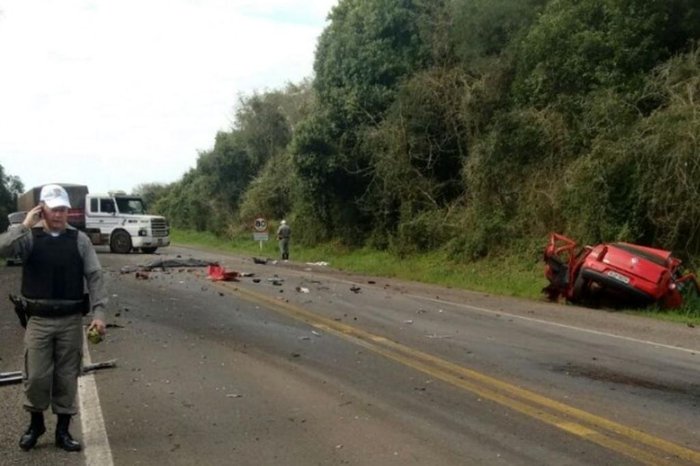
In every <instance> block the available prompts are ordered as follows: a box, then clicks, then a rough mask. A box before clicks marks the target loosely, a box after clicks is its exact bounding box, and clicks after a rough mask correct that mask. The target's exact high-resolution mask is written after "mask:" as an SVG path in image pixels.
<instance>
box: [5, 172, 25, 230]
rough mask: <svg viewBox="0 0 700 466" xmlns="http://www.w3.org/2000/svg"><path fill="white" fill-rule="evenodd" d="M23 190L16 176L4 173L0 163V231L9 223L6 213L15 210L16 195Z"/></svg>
mask: <svg viewBox="0 0 700 466" xmlns="http://www.w3.org/2000/svg"><path fill="white" fill-rule="evenodd" d="M23 191H24V185H23V184H22V182H21V181H20V179H19V178H18V177H16V176H13V175H9V174H6V173H5V169H4V168H3V166H2V165H0V231H5V230H6V229H7V227H8V225H9V220H8V218H7V215H8V214H10V213H12V212H15V211H16V210H17V197H18V196H19V195H20V194H22V192H23Z"/></svg>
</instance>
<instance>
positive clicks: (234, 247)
mask: <svg viewBox="0 0 700 466" xmlns="http://www.w3.org/2000/svg"><path fill="white" fill-rule="evenodd" d="M271 237H272V235H271ZM171 239H172V241H173V242H174V243H176V244H183V245H184V244H189V245H196V246H198V247H204V248H207V249H211V250H216V251H223V252H230V253H234V254H245V255H250V256H257V257H266V258H279V251H278V249H277V242H276V241H263V242H262V243H259V242H256V241H253V239H252V235H245V236H238V237H235V238H233V239H231V240H225V239H222V238H219V237H217V236H215V235H213V234H212V233H206V232H192V231H182V230H172V232H171ZM290 256H291V259H292V260H294V261H298V262H327V263H328V264H329V265H330V266H331V267H333V268H335V269H339V270H344V271H348V272H357V273H362V274H365V275H373V276H377V277H392V278H399V279H403V280H413V281H417V282H423V283H431V284H435V285H441V286H448V287H452V288H461V289H467V290H473V291H481V292H485V293H491V294H495V295H501V296H513V297H518V298H526V299H532V300H542V299H543V298H542V294H541V293H540V290H541V289H542V287H544V286H545V285H546V284H547V283H546V280H545V278H544V273H543V270H544V265H543V263H542V262H540V261H538V260H536V259H535V258H527V257H523V256H518V255H511V256H504V257H498V258H487V259H483V260H480V261H478V262H474V263H471V264H458V263H455V262H453V261H451V260H449V259H448V258H447V256H446V254H445V253H443V252H431V253H426V254H421V255H415V256H411V257H403V258H400V257H397V256H396V255H394V254H391V253H390V252H386V251H376V250H370V249H366V248H364V249H352V250H351V249H348V248H346V247H343V246H342V245H339V244H335V243H326V244H321V245H318V246H314V247H306V246H300V245H296V244H292V245H291V247H290ZM620 312H625V313H629V314H634V315H642V316H645V317H650V318H654V319H658V320H666V321H670V322H677V323H683V324H686V325H689V326H696V325H700V302H699V301H698V300H693V302H690V303H687V305H686V306H684V308H682V309H679V310H674V311H662V310H658V309H648V310H647V309H643V310H639V309H636V310H626V311H620Z"/></svg>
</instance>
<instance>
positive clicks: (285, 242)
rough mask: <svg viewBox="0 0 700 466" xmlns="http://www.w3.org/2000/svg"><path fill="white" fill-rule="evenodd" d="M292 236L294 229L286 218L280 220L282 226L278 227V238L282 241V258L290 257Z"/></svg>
mask: <svg viewBox="0 0 700 466" xmlns="http://www.w3.org/2000/svg"><path fill="white" fill-rule="evenodd" d="M291 236H292V229H291V228H289V225H287V221H286V220H282V222H280V226H279V228H278V229H277V239H278V240H279V242H280V254H282V260H287V259H289V238H290V237H291Z"/></svg>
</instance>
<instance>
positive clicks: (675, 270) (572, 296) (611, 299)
mask: <svg viewBox="0 0 700 466" xmlns="http://www.w3.org/2000/svg"><path fill="white" fill-rule="evenodd" d="M544 261H545V276H546V277H547V279H548V280H549V285H548V286H546V287H545V288H544V289H543V290H542V291H543V292H544V293H545V295H546V296H547V297H548V298H549V299H550V300H552V301H556V300H558V299H559V298H560V297H563V298H565V299H566V300H567V301H570V302H573V303H581V304H599V303H601V302H603V301H604V302H606V303H610V304H613V305H618V306H628V307H642V306H648V305H650V304H658V305H659V306H660V307H662V308H665V309H674V308H678V307H680V306H681V305H682V304H683V301H684V300H685V299H688V297H689V296H692V295H694V296H697V295H698V294H700V285H698V281H697V278H696V277H695V275H693V274H691V273H688V274H683V273H682V271H681V269H680V265H681V261H680V259H677V258H675V257H673V256H672V255H671V252H670V251H665V250H663V249H655V248H650V247H646V246H640V245H636V244H630V243H622V242H618V243H605V244H599V245H596V246H584V247H580V246H579V245H578V244H577V243H576V242H575V241H574V240H572V239H571V238H568V237H566V236H564V235H561V234H558V233H551V234H550V236H549V242H548V243H547V247H546V248H545V251H544Z"/></svg>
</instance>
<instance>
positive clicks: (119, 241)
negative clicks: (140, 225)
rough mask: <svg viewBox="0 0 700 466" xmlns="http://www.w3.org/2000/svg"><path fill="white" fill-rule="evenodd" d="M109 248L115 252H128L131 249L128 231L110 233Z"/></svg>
mask: <svg viewBox="0 0 700 466" xmlns="http://www.w3.org/2000/svg"><path fill="white" fill-rule="evenodd" d="M109 250H110V251H112V252H113V253H116V254H128V253H129V251H131V236H129V233H127V232H125V231H123V230H120V231H115V232H114V233H112V238H111V239H110V240H109Z"/></svg>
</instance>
